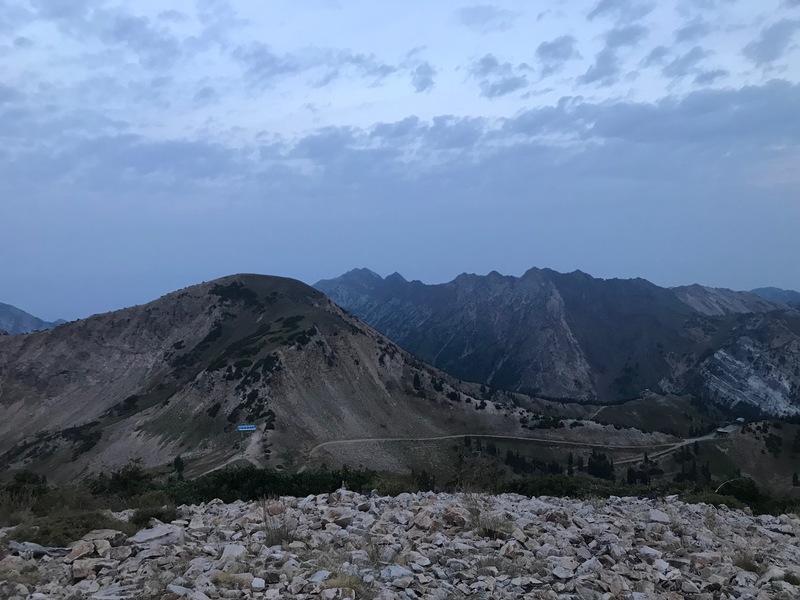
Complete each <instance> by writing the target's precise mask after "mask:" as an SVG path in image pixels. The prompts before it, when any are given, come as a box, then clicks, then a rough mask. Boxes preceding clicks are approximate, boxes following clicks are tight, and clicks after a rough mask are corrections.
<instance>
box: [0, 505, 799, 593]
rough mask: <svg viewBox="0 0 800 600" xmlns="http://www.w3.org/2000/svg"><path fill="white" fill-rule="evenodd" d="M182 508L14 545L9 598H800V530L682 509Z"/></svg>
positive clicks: (5, 586)
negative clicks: (74, 538) (63, 546)
mask: <svg viewBox="0 0 800 600" xmlns="http://www.w3.org/2000/svg"><path fill="white" fill-rule="evenodd" d="M178 512H179V515H180V516H181V517H182V518H181V519H179V520H176V521H173V522H172V523H159V522H153V523H151V527H150V528H149V529H145V530H142V531H139V532H138V533H137V534H136V535H134V536H133V537H130V538H126V536H125V535H123V534H121V533H120V532H118V531H112V530H97V531H93V532H91V533H90V534H88V535H86V536H84V538H83V539H82V540H79V541H78V542H76V543H75V544H73V545H72V547H71V548H70V549H68V553H67V554H66V555H61V556H50V555H48V554H43V553H42V552H38V553H37V552H35V551H33V550H31V549H30V548H31V547H32V546H30V547H28V546H25V545H22V546H20V545H17V546H16V549H17V552H16V553H12V554H9V555H8V556H6V557H5V558H4V559H2V560H0V597H1V598H7V599H9V600H45V599H49V598H56V599H69V600H78V599H83V598H92V599H95V600H122V599H134V598H136V599H139V598H153V599H155V598H158V599H162V600H177V599H178V598H186V599H187V600H209V599H217V598H249V599H253V600H262V599H263V600H271V599H277V598H309V599H312V598H313V599H322V600H336V599H343V598H377V599H390V598H392V599H395V598H397V599H403V600H405V599H410V600H413V599H415V598H432V599H441V600H445V599H449V598H466V597H470V598H487V599H488V598H492V599H495V598H497V599H501V598H547V599H554V600H555V599H560V598H564V599H568V598H570V599H579V600H601V599H602V600H611V599H626V600H628V599H629V600H647V599H650V598H669V599H672V598H674V599H685V598H691V599H696V600H725V599H733V598H738V599H758V600H761V599H779V600H780V599H784V598H785V599H787V600H791V599H797V598H800V585H798V584H800V544H799V543H798V537H797V536H798V535H800V519H798V518H797V517H796V516H791V517H790V516H785V515H784V516H780V517H772V516H752V515H751V514H749V513H747V512H742V511H731V510H728V509H726V508H725V507H722V508H715V507H712V506H708V505H705V504H695V505H693V504H685V503H683V502H680V501H679V500H677V498H675V497H668V498H666V499H663V500H660V501H654V500H643V499H637V498H618V497H611V498H609V499H607V500H597V501H593V502H583V501H577V500H570V499H561V498H527V497H523V496H517V495H502V496H487V495H477V494H476V495H472V494H457V495H452V494H434V493H416V494H400V495H399V496H397V497H379V496H377V495H373V496H371V497H369V496H364V495H359V494H355V493H353V492H349V491H346V490H339V491H337V492H334V493H331V494H321V495H317V496H308V497H306V498H283V499H281V500H272V501H263V502H252V503H246V502H236V503H233V504H225V503H223V502H222V501H220V500H215V501H212V502H209V503H207V504H202V505H199V506H182V507H180V508H179V510H178ZM117 516H118V517H120V516H125V515H124V514H123V515H120V514H118V515H117ZM26 548H27V549H26ZM65 551H66V550H65ZM37 554H43V555H41V556H37ZM50 554H52V553H50Z"/></svg>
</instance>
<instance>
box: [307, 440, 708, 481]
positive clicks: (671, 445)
mask: <svg viewBox="0 0 800 600" xmlns="http://www.w3.org/2000/svg"><path fill="white" fill-rule="evenodd" d="M463 437H481V438H488V439H499V440H516V441H524V442H538V443H547V444H552V445H554V446H573V447H580V448H600V449H604V450H642V451H651V450H655V452H652V453H651V454H650V458H651V459H656V458H660V457H662V456H666V455H667V454H671V453H672V452H675V451H676V450H679V449H680V448H683V447H685V446H688V445H690V444H694V443H695V442H703V441H707V440H710V439H713V438H714V437H715V435H714V434H713V433H710V434H708V435H704V436H701V437H696V438H686V439H683V440H681V441H679V442H666V443H663V444H640V445H621V446H616V445H613V444H598V443H594V442H575V441H572V440H554V439H550V438H536V437H522V436H514V435H486V434H482V433H460V434H456V435H442V436H436V437H418V438H417V437H415V438H402V437H401V438H397V437H395V438H355V439H348V440H331V441H328V442H322V443H321V444H317V445H316V446H314V447H313V448H311V450H309V452H308V455H307V458H306V464H305V465H303V467H301V468H300V471H299V472H300V473H302V472H303V471H305V470H306V469H307V468H308V462H309V461H310V460H311V458H312V457H313V456H314V454H315V453H316V452H317V451H318V450H320V449H322V448H325V447H327V446H339V445H344V444H363V443H380V442H433V441H439V440H453V439H459V438H463ZM639 461H641V458H640V457H637V458H627V459H624V460H620V461H617V462H615V463H614V464H616V465H624V464H631V463H636V462H639Z"/></svg>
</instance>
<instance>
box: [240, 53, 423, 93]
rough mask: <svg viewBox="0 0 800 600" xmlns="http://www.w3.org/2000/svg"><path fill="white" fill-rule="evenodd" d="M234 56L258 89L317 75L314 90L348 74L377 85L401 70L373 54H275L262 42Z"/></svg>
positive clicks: (251, 82)
mask: <svg viewBox="0 0 800 600" xmlns="http://www.w3.org/2000/svg"><path fill="white" fill-rule="evenodd" d="M233 56H234V58H235V59H236V60H237V61H238V62H239V63H240V64H241V65H242V66H243V67H244V70H245V77H246V78H247V79H248V80H249V82H250V84H251V85H254V86H255V87H258V88H270V87H273V86H274V85H275V84H276V83H277V81H279V80H280V79H282V78H284V77H292V76H296V75H300V74H302V73H313V74H316V75H317V78H316V79H315V81H314V85H315V86H316V87H324V86H326V85H329V84H331V83H332V82H333V81H335V80H337V79H339V78H341V77H345V76H347V75H348V74H352V75H355V76H357V77H362V78H366V79H369V80H371V83H372V84H373V85H377V84H378V83H380V81H382V80H383V79H385V78H386V77H388V76H389V75H392V74H393V73H396V72H397V71H399V70H400V67H397V66H394V65H390V64H388V63H384V62H382V61H380V60H379V59H378V58H377V57H376V56H375V55H373V54H362V53H354V52H351V51H350V50H318V49H311V50H309V51H307V52H306V53H304V54H303V55H299V54H288V53H287V54H278V53H276V52H273V51H272V49H271V48H270V47H269V46H268V45H267V44H264V43H262V42H252V43H250V44H249V45H247V46H240V47H238V48H237V49H236V50H234V52H233ZM423 74H424V71H423ZM423 83H424V82H423Z"/></svg>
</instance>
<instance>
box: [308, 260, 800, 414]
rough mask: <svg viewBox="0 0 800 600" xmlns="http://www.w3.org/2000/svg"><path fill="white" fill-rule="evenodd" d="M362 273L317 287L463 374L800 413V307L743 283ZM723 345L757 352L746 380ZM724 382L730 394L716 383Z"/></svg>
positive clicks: (524, 388)
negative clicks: (418, 278) (671, 284)
mask: <svg viewBox="0 0 800 600" xmlns="http://www.w3.org/2000/svg"><path fill="white" fill-rule="evenodd" d="M349 273H350V274H354V272H353V271H350V272H349ZM369 273H370V274H371V275H370V276H369V278H364V277H362V276H361V275H363V272H361V271H358V272H356V273H355V274H357V275H359V276H358V277H353V275H348V274H345V275H342V276H340V277H337V278H334V279H330V280H321V281H319V282H317V283H316V284H315V287H316V288H317V289H319V290H320V291H322V292H324V293H325V294H327V295H328V296H329V297H330V298H332V299H333V300H334V301H335V302H336V303H338V304H340V305H341V306H343V307H344V308H345V309H347V310H348V311H350V312H352V313H353V314H355V315H356V316H357V317H359V318H361V319H362V320H364V321H365V322H367V323H369V324H371V325H372V326H373V327H375V328H376V329H378V330H379V331H381V332H382V333H384V334H385V335H387V337H389V338H390V339H392V340H394V341H395V342H397V343H398V344H399V345H400V346H401V347H404V348H406V349H407V350H409V351H411V352H412V353H413V354H415V355H417V356H419V357H420V358H421V359H422V360H425V361H426V362H429V363H431V364H433V365H434V366H437V367H439V368H441V369H443V370H445V371H447V372H449V373H451V374H453V375H455V376H457V377H459V378H461V379H466V380H473V381H478V382H482V383H486V384H490V385H493V386H496V387H500V388H502V389H510V390H514V391H520V392H525V393H529V394H533V395H540V396H544V397H552V398H568V399H571V400H573V401H574V400H577V401H582V402H604V403H607V402H612V403H613V402H618V401H622V400H626V399H631V398H634V397H638V396H639V395H640V394H641V393H642V392H643V390H647V389H655V390H661V391H662V392H664V393H684V392H687V393H693V394H695V395H699V396H702V397H705V398H706V399H709V400H713V401H715V402H719V403H722V404H727V405H729V406H741V407H749V408H750V409H755V410H760V409H761V408H766V409H767V411H769V412H772V413H774V414H796V413H798V412H800V388H799V386H800V373H798V372H797V370H796V369H794V370H793V365H794V364H795V361H796V360H797V357H798V356H800V339H799V338H798V334H797V333H796V332H795V329H796V325H795V324H796V322H797V320H798V318H800V313H798V312H797V311H794V310H792V309H791V307H789V306H787V305H785V304H782V303H776V302H772V301H769V300H766V299H763V298H760V297H758V296H757V295H755V294H752V293H750V292H735V291H732V290H725V289H720V288H710V287H707V286H699V285H694V286H682V287H679V288H662V287H660V286H657V285H655V284H653V283H651V282H649V281H647V280H645V279H642V278H636V279H600V278H595V277H592V276H591V275H589V274H586V273H583V272H581V271H574V272H572V273H566V274H565V273H559V272H557V271H554V270H552V269H539V268H536V267H534V268H531V269H528V270H527V271H525V273H524V274H523V275H522V276H520V277H515V276H504V275H501V274H499V273H497V272H496V271H493V272H491V273H489V274H487V275H475V274H468V273H463V274H460V275H458V276H457V277H455V278H454V279H453V280H451V281H449V282H446V283H441V284H432V285H429V284H423V283H421V282H408V281H406V280H405V279H404V278H402V277H400V278H397V277H392V278H389V277H387V278H385V279H384V278H381V277H380V276H377V277H376V276H375V275H376V274H375V273H374V272H372V271H369ZM770 315H777V316H772V317H771V316H770ZM778 321H781V322H782V324H781V326H780V327H779V326H778V325H776V322H778ZM779 330H781V331H785V332H787V333H779ZM753 331H761V332H762V333H763V332H770V334H769V335H775V336H777V339H778V340H782V341H781V342H780V343H781V344H783V345H785V346H786V348H785V350H786V353H787V354H786V356H784V357H783V359H781V357H780V354H781V351H779V349H777V348H772V347H770V343H769V340H763V339H760V338H759V336H758V335H756V336H755V341H752V340H750V338H749V337H748V336H751V334H752V332H753ZM751 341H752V343H751ZM750 346H752V348H751V349H750V350H747V349H746V347H750ZM756 346H757V347H758V348H756ZM730 353H733V354H736V355H737V356H738V355H740V354H742V353H744V356H745V359H746V361H747V360H750V359H748V358H747V357H748V356H750V357H752V361H753V362H755V355H756V354H758V355H759V356H761V357H762V359H763V361H766V362H763V361H762V362H763V364H759V365H755V366H754V368H753V369H750V368H749V367H748V369H747V370H746V372H748V373H749V377H750V379H752V381H753V382H754V383H748V381H746V380H744V379H743V378H742V376H741V375H740V374H738V373H737V372H736V369H740V367H741V366H742V363H741V361H739V362H735V361H734V362H732V361H731V360H730V359H729V356H730ZM787 359H788V366H787V364H786V361H787ZM737 360H738V359H737ZM781 360H783V361H784V362H783V363H780V362H779V361H781ZM748 364H749V363H748ZM729 385H733V386H734V388H733V391H732V392H731V393H727V392H725V391H724V390H725V388H726V386H729ZM740 392H741V393H740Z"/></svg>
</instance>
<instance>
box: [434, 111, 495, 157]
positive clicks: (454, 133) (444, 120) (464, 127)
mask: <svg viewBox="0 0 800 600" xmlns="http://www.w3.org/2000/svg"><path fill="white" fill-rule="evenodd" d="M484 131H485V122H484V120H483V119H471V118H463V117H453V116H441V117H434V118H433V121H432V123H431V125H430V126H429V127H428V129H427V131H425V133H424V137H423V139H424V140H425V142H427V143H429V144H431V145H432V146H433V147H434V148H438V149H441V150H451V149H463V148H467V147H470V146H474V145H475V144H477V143H478V141H479V140H480V139H481V137H482V136H483V134H484Z"/></svg>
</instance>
